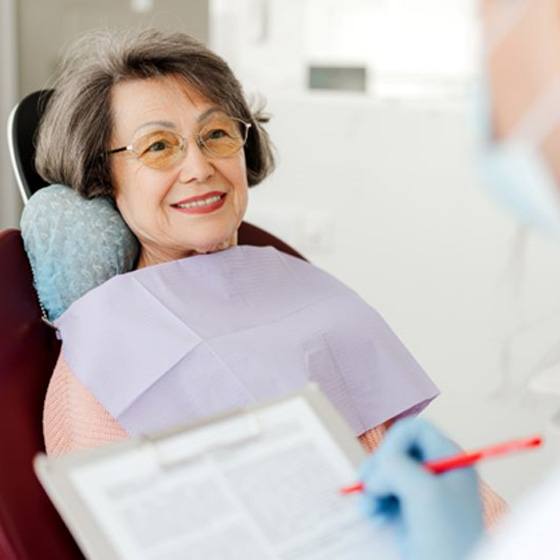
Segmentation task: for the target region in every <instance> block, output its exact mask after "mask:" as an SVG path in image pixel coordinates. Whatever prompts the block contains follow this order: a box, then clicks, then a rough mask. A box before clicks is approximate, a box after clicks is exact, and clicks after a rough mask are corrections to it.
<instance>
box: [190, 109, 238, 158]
mask: <svg viewBox="0 0 560 560" xmlns="http://www.w3.org/2000/svg"><path fill="white" fill-rule="evenodd" d="M242 127H244V125H243V124H242V123H241V122H239V121H238V120H235V119H232V118H231V117H229V116H227V115H222V114H218V115H212V116H211V117H210V119H209V120H208V121H207V122H205V123H204V124H203V125H202V128H201V130H200V134H199V138H200V141H201V143H202V145H203V146H204V148H205V149H206V150H207V151H208V153H209V154H210V155H213V156H216V157H227V156H231V155H233V154H235V153H236V152H238V151H239V150H240V149H241V148H242V147H243V144H245V133H244V131H243V132H242Z"/></svg>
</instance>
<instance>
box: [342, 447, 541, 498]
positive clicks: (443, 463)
mask: <svg viewBox="0 0 560 560" xmlns="http://www.w3.org/2000/svg"><path fill="white" fill-rule="evenodd" d="M542 442H543V438H542V437H541V436H533V437H529V438H523V439H516V440H513V441H507V442H505V443H499V444H497V445H492V446H490V447H484V448H482V449H478V450H476V451H469V452H464V453H458V454H457V455H452V456H451V457H445V458H443V459H436V460H435V461H426V462H425V463H424V467H425V468H426V469H427V470H428V471H430V472H431V473H433V474H441V473H444V472H446V471H450V470H452V469H461V468H465V467H470V466H471V465H474V464H475V463H478V461H481V460H482V459H488V458H489V457H496V456H500V455H505V454H507V453H512V452H514V451H523V450H525V449H534V448H535V447H539V446H540V445H541V444H542ZM363 491H364V484H363V483H362V482H358V483H356V484H352V485H351V486H345V487H344V488H341V489H340V492H341V493H342V494H354V493H356V492H363Z"/></svg>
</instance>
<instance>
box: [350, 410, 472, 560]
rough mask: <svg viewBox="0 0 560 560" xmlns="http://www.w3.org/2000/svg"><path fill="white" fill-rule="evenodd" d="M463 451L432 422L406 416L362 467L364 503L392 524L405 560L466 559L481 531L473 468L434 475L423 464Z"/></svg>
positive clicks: (366, 510) (369, 510)
mask: <svg viewBox="0 0 560 560" xmlns="http://www.w3.org/2000/svg"><path fill="white" fill-rule="evenodd" d="M459 451H460V449H459V448H458V447H457V446H456V445H455V444H454V443H453V442H451V441H450V440H449V439H447V438H446V437H445V436H444V435H442V434H441V433H440V432H439V431H438V430H436V429H435V428H434V427H433V426H432V425H431V424H429V423H428V422H426V421H424V420H420V419H418V418H407V419H405V420H402V421H401V422H398V423H397V424H396V425H395V426H394V427H393V428H392V429H391V430H390V431H389V433H388V434H387V437H386V439H385V441H384V442H383V444H382V445H381V446H380V448H379V449H378V451H376V453H374V454H373V455H372V456H371V457H369V458H368V459H367V460H366V462H365V463H364V465H363V466H362V468H361V471H360V480H361V481H362V482H363V483H364V484H365V492H364V494H363V496H362V502H361V505H362V507H363V509H364V511H365V512H366V513H367V514H368V515H370V516H372V517H373V518H374V519H376V520H377V521H378V522H380V523H382V524H389V525H391V526H393V527H394V529H395V534H396V538H397V541H398V544H399V547H400V549H401V554H402V557H403V558H404V559H406V560H463V559H466V558H468V556H469V554H470V552H471V551H472V549H473V546H474V545H475V544H476V543H477V541H478V540H479V538H480V537H481V535H482V532H483V524H482V506H481V502H480V498H479V493H478V480H477V475H476V472H475V470H474V469H472V468H468V469H456V470H453V471H448V472H447V473H444V474H440V475H433V474H431V473H430V472H428V471H427V470H426V469H425V468H424V467H423V466H422V464H421V462H422V461H426V460H431V459H439V458H443V457H446V456H449V455H454V454H455V453H457V452H459Z"/></svg>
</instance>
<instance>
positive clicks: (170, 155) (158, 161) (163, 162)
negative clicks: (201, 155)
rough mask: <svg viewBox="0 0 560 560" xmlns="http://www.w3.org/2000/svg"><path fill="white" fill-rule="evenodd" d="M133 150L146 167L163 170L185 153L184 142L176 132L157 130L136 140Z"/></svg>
mask: <svg viewBox="0 0 560 560" xmlns="http://www.w3.org/2000/svg"><path fill="white" fill-rule="evenodd" d="M132 148H133V150H134V153H135V154H136V155H137V156H138V158H139V159H140V160H141V161H142V163H143V164H144V165H147V166H148V167H153V168H154V169H163V168H165V167H169V166H171V165H173V164H174V163H175V162H176V161H177V160H178V159H179V157H180V156H181V153H182V151H183V142H182V140H181V137H180V136H179V135H178V134H175V133H174V132H171V131H169V130H155V131H153V132H149V133H147V134H144V135H142V136H141V137H140V138H138V139H136V140H135V141H134V142H133V143H132Z"/></svg>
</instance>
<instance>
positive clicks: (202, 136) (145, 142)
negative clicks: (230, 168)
mask: <svg viewBox="0 0 560 560" xmlns="http://www.w3.org/2000/svg"><path fill="white" fill-rule="evenodd" d="M249 128H251V123H246V122H244V121H242V120H241V119H237V118H235V117H230V116H229V115H227V114H225V113H221V112H217V113H212V114H210V116H209V117H208V118H207V119H205V120H204V121H202V122H201V123H200V128H199V130H198V132H197V133H196V136H195V141H196V144H197V146H198V147H199V148H200V150H201V151H202V153H204V154H205V155H207V156H209V157H215V158H226V157H230V156H233V155H234V154H236V153H237V152H238V151H239V150H240V149H241V148H242V147H243V146H244V145H245V142H247V137H248V135H249ZM125 151H126V152H132V153H133V154H134V155H135V156H136V157H137V158H138V159H139V160H140V161H141V162H142V163H143V164H144V165H146V166H148V167H151V168H152V169H167V168H169V167H171V166H173V165H175V164H177V163H179V161H180V160H181V159H182V158H183V157H185V154H186V152H187V139H186V138H185V137H184V136H181V135H180V134H179V133H177V132H174V131H173V130H169V129H161V130H152V131H150V132H146V133H143V134H141V135H139V136H138V137H136V138H133V139H132V143H131V144H130V145H129V146H123V147H121V148H115V149H113V150H109V151H108V152H107V154H116V153H119V152H125Z"/></svg>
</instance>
